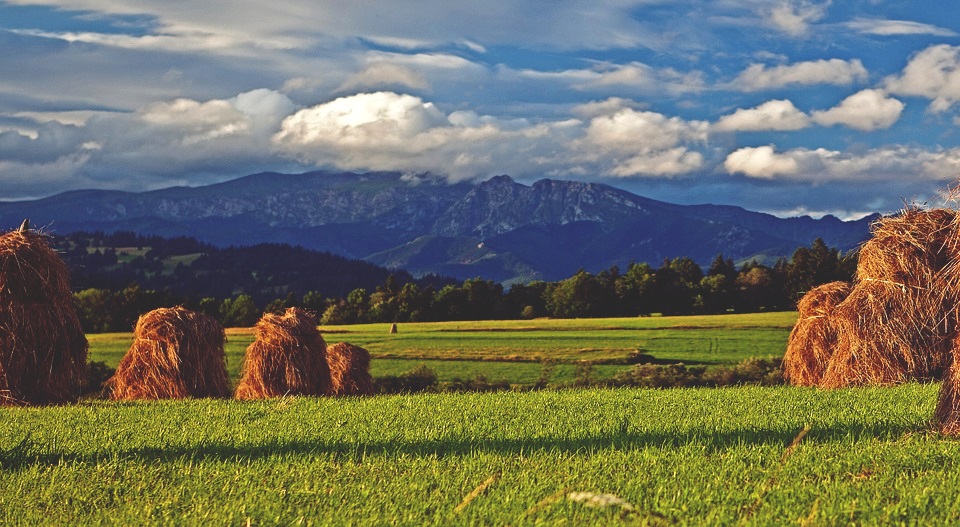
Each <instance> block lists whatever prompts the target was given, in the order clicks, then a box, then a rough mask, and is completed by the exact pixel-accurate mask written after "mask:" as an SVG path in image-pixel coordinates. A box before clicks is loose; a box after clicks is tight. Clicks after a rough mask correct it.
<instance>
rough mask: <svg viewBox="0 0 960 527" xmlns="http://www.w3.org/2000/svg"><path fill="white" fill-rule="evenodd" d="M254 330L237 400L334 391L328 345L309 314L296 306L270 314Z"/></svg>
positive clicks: (324, 393) (237, 392) (244, 363)
mask: <svg viewBox="0 0 960 527" xmlns="http://www.w3.org/2000/svg"><path fill="white" fill-rule="evenodd" d="M255 330H256V335H257V339H256V340H255V341H254V342H253V343H252V344H250V346H249V347H248V348H247V353H246V356H245V357H244V360H243V373H242V375H241V379H240V383H239V384H238V385H237V391H236V395H235V396H236V398H237V399H265V398H270V397H281V396H284V395H330V394H331V393H332V389H331V380H330V368H329V367H328V366H327V351H326V347H327V346H326V343H325V342H324V341H323V337H322V336H321V335H320V331H319V330H318V329H317V324H316V320H315V319H314V317H313V316H312V315H311V314H310V313H308V312H306V311H304V310H302V309H299V308H295V307H291V308H289V309H287V310H286V312H284V314H283V315H276V314H272V313H267V314H265V315H263V317H262V318H261V319H260V321H259V322H257V325H256V326H255Z"/></svg>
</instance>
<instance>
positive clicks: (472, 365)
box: [88, 313, 796, 384]
mask: <svg viewBox="0 0 960 527" xmlns="http://www.w3.org/2000/svg"><path fill="white" fill-rule="evenodd" d="M795 321H796V313H760V314H745V315H713V316H685V317H645V318H610V319H567V320H564V319H556V320H554V319H542V320H514V321H479V322H435V323H405V324H400V325H399V329H400V331H399V333H397V334H389V332H388V330H389V328H390V325H389V324H360V325H352V326H324V327H322V328H321V332H322V333H323V336H324V339H326V341H327V343H329V344H333V343H335V342H341V341H345V342H350V343H351V344H355V345H357V346H362V347H364V348H366V349H367V350H368V351H370V353H371V355H372V357H373V359H374V360H373V362H372V364H371V373H372V374H373V375H374V376H383V375H398V374H400V373H403V372H406V371H409V370H411V369H413V368H414V367H416V366H418V365H421V364H424V365H426V366H428V367H429V368H431V369H432V370H434V371H435V372H436V373H437V377H438V379H439V380H441V381H450V380H453V379H454V378H460V379H467V378H474V377H476V376H478V375H482V376H484V377H486V378H487V379H488V380H490V381H500V380H503V381H506V382H508V383H510V384H533V383H534V382H535V381H536V380H538V379H539V378H540V376H541V374H542V373H543V366H542V363H543V362H545V361H550V362H553V363H555V364H556V367H555V368H553V373H552V375H551V376H550V381H551V382H552V383H554V384H563V383H569V382H571V381H572V380H573V378H574V367H573V365H572V364H573V363H575V362H578V361H587V362H593V363H596V364H598V366H597V367H596V368H595V370H594V373H595V376H596V377H597V378H606V377H610V376H612V375H613V374H614V373H616V372H617V371H618V370H620V369H623V366H614V365H611V364H604V363H611V362H623V361H624V360H626V359H627V358H628V357H629V356H630V354H632V353H635V352H641V353H645V354H647V355H649V356H651V357H654V358H655V359H658V360H661V361H669V362H684V363H686V364H688V365H689V364H704V365H708V366H709V365H732V364H736V363H737V362H740V361H742V360H743V359H746V358H749V357H779V356H782V355H783V350H784V349H785V348H786V343H787V337H788V336H789V334H790V329H791V328H792V327H793V324H794V322H795ZM88 338H89V340H90V360H94V361H103V362H105V363H106V364H107V365H109V366H111V367H116V365H117V363H119V362H120V359H121V358H122V357H123V355H124V353H126V351H127V349H128V348H129V347H130V343H131V342H132V341H133V334H131V333H108V334H99V335H89V336H88ZM253 339H254V336H253V330H252V329H250V328H231V329H228V330H227V345H226V354H227V369H228V372H229V373H230V375H231V377H232V378H237V377H238V376H239V370H240V365H241V363H242V361H243V353H244V351H245V350H246V347H247V346H248V345H249V344H250V343H251V342H252V341H253Z"/></svg>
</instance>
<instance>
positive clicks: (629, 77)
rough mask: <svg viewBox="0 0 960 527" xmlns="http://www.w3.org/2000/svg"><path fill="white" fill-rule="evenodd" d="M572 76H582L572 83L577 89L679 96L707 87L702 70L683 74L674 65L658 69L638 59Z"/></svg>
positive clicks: (599, 67) (601, 65)
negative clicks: (612, 89)
mask: <svg viewBox="0 0 960 527" xmlns="http://www.w3.org/2000/svg"><path fill="white" fill-rule="evenodd" d="M570 73H571V72H568V74H570ZM571 77H573V78H577V77H579V80H580V82H578V83H575V84H573V88H575V89H578V90H598V89H604V88H615V89H618V90H629V91H632V92H638V93H662V94H670V95H680V94H685V93H697V92H700V91H703V89H704V88H705V83H704V80H703V76H702V75H701V74H700V73H699V72H689V73H680V72H678V71H676V70H674V69H672V68H662V69H657V68H653V67H651V66H648V65H646V64H642V63H639V62H631V63H629V64H622V65H621V64H600V65H598V66H597V67H596V68H595V69H593V70H590V71H582V72H581V73H580V74H575V75H571Z"/></svg>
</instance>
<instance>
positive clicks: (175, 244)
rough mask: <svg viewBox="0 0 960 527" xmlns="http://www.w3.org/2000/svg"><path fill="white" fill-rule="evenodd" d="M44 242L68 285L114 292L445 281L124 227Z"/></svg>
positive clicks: (273, 248)
mask: <svg viewBox="0 0 960 527" xmlns="http://www.w3.org/2000/svg"><path fill="white" fill-rule="evenodd" d="M51 242H52V244H53V245H54V247H55V248H56V249H57V250H58V252H59V253H60V254H61V256H62V257H63V259H64V261H66V262H67V265H68V266H69V267H70V270H71V281H72V285H73V288H74V289H75V290H83V289H89V288H96V289H107V290H113V291H119V290H122V289H124V288H126V287H128V286H130V285H131V284H137V286H139V287H140V288H141V289H142V290H154V291H169V292H171V293H173V294H174V295H179V296H184V297H191V298H197V299H199V298H204V297H210V298H217V299H222V298H230V297H234V296H237V295H239V294H246V295H249V296H250V297H252V298H253V299H254V300H255V301H256V302H257V303H258V304H261V305H263V304H265V303H267V302H269V301H271V300H274V299H277V298H284V297H286V296H288V295H290V294H293V295H295V296H297V297H298V298H300V297H302V296H303V295H304V294H306V293H309V292H313V293H314V294H316V295H319V296H320V298H344V297H346V296H347V294H348V293H349V292H350V291H353V290H354V289H367V290H373V289H375V288H376V287H377V286H378V285H380V284H383V283H384V282H385V281H386V280H387V278H388V277H389V276H390V275H393V276H394V280H396V281H397V282H399V283H401V284H403V283H408V282H413V283H418V284H419V285H421V286H426V285H431V284H432V285H435V286H442V285H443V284H445V283H450V282H452V281H451V280H443V279H440V278H438V277H435V276H427V277H424V278H421V279H419V280H417V279H414V278H413V277H412V276H411V275H410V274H409V273H407V272H406V271H403V270H388V269H385V268H383V267H379V266H376V265H374V264H371V263H368V262H364V261H361V260H351V259H348V258H344V257H342V256H337V255H334V254H331V253H327V252H318V251H311V250H307V249H304V248H302V247H296V246H291V245H285V244H269V243H265V244H258V245H253V246H249V247H227V248H218V247H214V246H213V245H209V244H206V243H202V242H198V241H197V240H194V239H192V238H185V237H179V238H171V239H167V238H163V237H159V236H140V235H137V234H134V233H130V232H116V233H111V234H105V233H102V232H95V233H88V232H76V233H71V234H68V235H65V236H54V237H52V238H51Z"/></svg>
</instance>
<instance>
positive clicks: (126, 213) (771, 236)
mask: <svg viewBox="0 0 960 527" xmlns="http://www.w3.org/2000/svg"><path fill="white" fill-rule="evenodd" d="M23 218H30V220H31V221H32V222H33V223H34V224H35V225H40V226H41V227H42V228H44V230H46V231H48V232H52V233H54V234H57V233H63V234H65V233H69V232H75V231H81V230H82V231H95V230H101V231H105V232H114V231H120V230H123V231H133V232H137V233H140V234H146V235H160V236H168V237H173V236H190V237H194V238H196V239H198V240H201V241H204V242H208V243H211V244H214V245H217V246H231V245H252V244H256V243H261V242H273V243H288V244H292V245H299V246H302V247H304V248H307V249H313V250H322V251H329V252H332V253H334V254H339V255H343V256H346V257H350V258H359V259H363V260H366V261H369V262H371V263H374V264H378V265H382V266H386V267H391V268H403V269H406V270H408V271H410V272H411V273H413V274H415V275H422V274H426V273H436V274H440V275H445V276H452V277H455V278H459V279H465V278H472V277H483V278H486V279H492V280H496V281H500V282H505V283H509V282H516V281H529V280H535V279H543V280H559V279H563V278H566V277H568V276H571V275H572V274H574V273H576V272H577V270H578V269H585V270H587V271H592V272H596V271H599V270H602V269H607V268H609V267H611V266H612V265H619V266H621V267H622V268H623V267H626V266H627V265H629V263H630V262H648V263H650V264H652V265H654V266H658V265H659V264H660V263H661V262H662V260H663V259H665V258H675V257H679V256H688V257H691V258H693V259H694V260H695V261H697V262H698V263H700V264H702V265H707V264H709V263H710V261H711V260H712V259H713V258H714V257H716V255H717V254H720V253H722V254H723V255H724V256H726V257H728V258H732V259H734V260H735V261H748V260H751V259H757V260H760V261H761V262H764V263H770V262H771V261H772V260H773V259H775V258H777V257H781V256H784V257H789V255H790V254H791V253H792V252H793V250H795V249H796V248H797V247H800V246H808V245H810V243H811V242H812V241H813V240H814V239H816V238H818V237H819V238H822V239H823V240H824V241H826V242H827V244H828V245H830V246H833V247H838V248H840V249H842V250H848V249H851V248H853V247H855V246H856V245H857V244H858V243H860V242H862V241H863V240H865V239H866V238H867V237H868V232H869V224H870V223H871V221H873V219H875V218H874V217H867V218H863V219H861V220H857V221H841V220H840V219H838V218H835V217H833V216H825V217H823V218H820V219H813V218H810V217H807V216H803V217H798V218H779V217H776V216H773V215H770V214H765V213H760V212H752V211H749V210H746V209H743V208H740V207H733V206H724V205H676V204H670V203H665V202H662V201H657V200H653V199H649V198H645V197H642V196H638V195H636V194H632V193H630V192H627V191H625V190H621V189H617V188H615V187H611V186H608V185H603V184H598V183H584V182H577V181H559V180H550V179H543V180H540V181H537V182H535V183H533V184H532V185H524V184H521V183H518V182H516V181H514V180H513V179H512V178H510V177H509V176H497V177H494V178H491V179H489V180H487V181H484V182H481V183H476V184H471V183H455V184H449V183H447V182H446V181H445V180H443V179H440V178H433V177H429V176H418V177H410V176H405V175H403V174H400V173H396V172H375V173H362V174H356V173H340V172H336V173H335V172H310V173H305V174H278V173H261V174H254V175H250V176H246V177H242V178H239V179H235V180H232V181H227V182H224V183H218V184H214V185H208V186H203V187H173V188H167V189H162V190H155V191H149V192H139V193H132V192H120V191H106V190H83V191H72V192H65V193H62V194H58V195H55V196H51V197H48V198H43V199H39V200H33V201H16V202H3V203H0V226H3V227H4V228H14V227H16V226H17V225H19V224H20V221H21V220H22V219H23Z"/></svg>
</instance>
